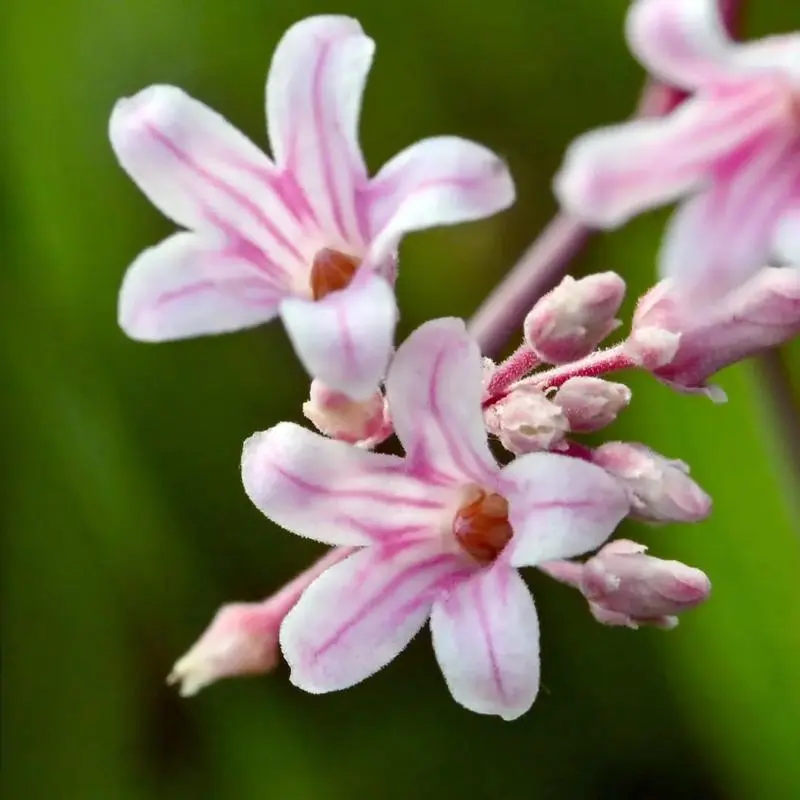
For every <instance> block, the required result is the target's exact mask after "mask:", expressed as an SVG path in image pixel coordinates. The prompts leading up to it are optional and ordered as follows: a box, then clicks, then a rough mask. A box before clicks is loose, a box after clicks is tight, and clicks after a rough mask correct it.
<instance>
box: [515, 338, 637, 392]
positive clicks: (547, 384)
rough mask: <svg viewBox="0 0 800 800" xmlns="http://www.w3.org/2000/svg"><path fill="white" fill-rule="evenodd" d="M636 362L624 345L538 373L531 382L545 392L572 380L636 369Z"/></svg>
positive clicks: (599, 351)
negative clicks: (624, 348) (626, 351)
mask: <svg viewBox="0 0 800 800" xmlns="http://www.w3.org/2000/svg"><path fill="white" fill-rule="evenodd" d="M635 366H636V362H634V361H633V359H631V358H630V357H629V356H627V355H626V354H625V352H624V350H623V345H621V344H618V345H615V346H614V347H609V348H608V350H598V351H596V352H594V353H591V354H590V355H588V356H586V358H582V359H581V360H580V361H573V362H572V363H571V364H564V365H563V366H560V367H553V368H552V369H548V370H546V371H545V372H537V373H536V375H534V376H533V377H532V378H529V380H530V381H531V382H532V383H535V384H536V386H537V387H538V388H539V389H541V390H542V391H543V392H544V391H547V390H548V389H553V388H555V387H557V386H561V385H562V384H564V383H566V382H567V381H568V380H569V379H570V378H579V377H580V378H596V377H599V376H600V375H606V374H607V373H609V372H618V371H619V370H621V369H630V368H631V367H635Z"/></svg>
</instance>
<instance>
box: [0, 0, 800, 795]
mask: <svg viewBox="0 0 800 800" xmlns="http://www.w3.org/2000/svg"><path fill="white" fill-rule="evenodd" d="M626 5H627V4H626V2H624V0H602V1H599V0H568V1H567V0H564V1H563V2H553V0H526V1H525V2H523V1H522V0H494V1H493V2H491V3H487V2H483V0H404V1H403V2H378V0H340V3H339V5H336V6H334V5H331V4H330V3H328V2H311V0H292V2H289V1H288V0H269V2H268V1H267V0H227V1H223V0H195V2H192V3H187V2H179V1H178V0H50V2H49V3H46V4H45V3H41V2H39V3H35V2H27V1H26V0H5V2H4V4H3V21H2V27H1V28H0V87H2V96H1V97H0V99H2V108H3V111H4V113H3V122H2V127H0V168H1V169H2V171H1V172H0V175H1V176H2V177H0V256H1V257H0V297H1V298H2V301H1V302H2V304H3V309H2V314H0V332H1V333H0V358H1V359H2V360H1V362H0V363H1V364H2V375H3V386H4V388H3V390H2V396H3V399H2V401H3V403H4V406H5V408H4V414H3V419H4V420H5V421H7V426H6V428H5V430H4V433H3V437H2V441H3V454H4V456H5V460H4V466H5V469H4V473H3V481H2V484H1V485H0V492H2V505H1V506H0V513H1V514H2V530H3V539H2V544H3V558H2V571H3V572H2V588H3V596H2V614H3V619H2V623H3V625H2V632H3V668H2V678H3V698H2V701H3V702H2V712H3V725H2V727H3V731H2V744H3V751H4V752H3V770H2V789H3V791H2V795H3V797H4V798H7V800H144V799H145V798H147V799H148V800H149V799H150V798H169V799H170V800H190V799H191V800H195V799H199V800H205V798H209V799H216V798H220V799H221V800H251V799H255V798H258V799H259V800H260V799H261V798H277V799H279V800H340V799H341V800H345V799H347V800H353V799H354V798H355V800H362V799H363V800H371V799H372V798H387V799H388V800H394V798H397V799H398V800H400V799H401V798H402V799H405V798H408V797H421V798H436V797H446V798H451V797H452V798H468V799H469V800H471V799H472V798H475V799H476V800H482V799H483V798H490V799H491V800H505V798H517V797H519V798H523V797H524V798H542V800H583V799H586V800H595V798H596V799H597V800H605V799H606V798H608V800H628V799H630V800H633V799H634V798H637V799H638V798H641V799H642V800H645V799H647V800H662V799H663V798H684V797H686V798H724V799H725V800H728V798H731V799H742V800H745V799H746V800H750V799H752V798H758V800H788V799H789V798H800V759H798V741H799V740H800V677H799V676H800V671H799V670H798V659H800V539H798V536H797V533H798V520H797V517H796V516H793V514H794V513H795V512H796V502H797V495H796V484H795V487H794V489H793V485H792V482H791V481H790V480H789V476H788V474H787V469H786V466H785V464H784V462H783V461H782V458H781V456H782V452H781V446H782V444H783V443H782V442H781V441H780V440H779V438H778V437H776V436H775V435H774V430H773V428H772V426H771V424H770V417H769V414H768V405H767V404H766V403H765V402H764V397H763V393H762V390H761V388H760V384H759V380H758V374H759V373H758V371H757V369H755V368H754V367H752V366H751V365H743V366H740V367H736V368H734V369H731V370H729V371H728V372H727V373H725V374H724V375H723V377H722V380H721V383H722V384H723V385H724V387H725V389H726V390H727V392H728V394H729V396H730V402H729V403H728V404H727V405H725V406H713V405H712V404H711V403H710V402H709V401H708V400H706V399H703V398H692V397H680V396H676V395H673V394H671V393H670V392H669V391H668V390H667V389H665V388H663V387H662V386H660V385H657V384H656V383H655V382H654V381H652V380H649V379H647V378H646V377H644V376H634V377H633V378H632V379H631V383H632V386H633V387H634V393H635V394H634V403H633V406H632V407H631V409H630V410H629V411H628V412H626V413H625V415H624V418H623V419H621V420H620V421H619V422H618V423H617V424H616V426H615V427H614V428H611V429H610V431H609V436H612V437H613V438H630V439H636V440H639V441H643V442H645V443H647V444H649V445H651V446H653V447H656V448H658V449H660V450H662V451H663V452H665V453H666V454H667V455H670V456H674V457H679V458H682V459H684V460H686V461H688V462H689V463H690V464H691V465H692V468H693V474H694V475H695V476H696V477H697V479H698V480H699V481H700V482H701V483H702V484H703V485H704V486H705V488H706V489H707V490H708V491H709V492H710V493H711V494H712V495H713V496H714V499H715V511H714V514H713V517H712V519H711V520H710V521H709V522H707V523H705V524H702V525H697V526H683V527H678V526H674V527H671V528H645V527H643V526H631V527H629V528H628V529H627V531H626V534H627V535H628V536H630V537H632V538H635V539H637V540H640V541H643V542H644V543H646V544H648V545H649V546H650V547H651V549H652V552H653V553H655V554H657V555H660V556H663V557H667V558H678V559H680V560H683V561H686V562H688V563H690V564H693V565H696V566H700V567H702V568H703V569H705V570H706V571H707V572H708V573H709V574H710V575H711V577H712V579H713V581H714V594H713V597H712V599H711V601H710V603H709V604H708V605H707V606H706V607H704V608H701V609H699V610H697V611H695V612H693V613H691V614H688V615H687V616H685V617H684V619H683V621H682V623H681V625H680V627H679V628H678V629H677V630H676V631H674V632H670V633H663V632H657V631H655V632H654V631H640V632H632V631H626V630H617V629H608V628H603V627H601V626H600V625H598V624H597V623H595V622H594V621H593V620H592V619H591V617H590V615H589V614H588V612H587V609H586V607H585V603H584V602H583V601H582V600H581V599H580V598H579V597H578V596H577V595H576V594H575V593H574V592H571V591H570V590H568V589H566V588H563V587H560V586H557V585H554V584H552V583H551V582H548V581H547V579H545V578H543V577H542V576H538V575H536V576H533V577H532V579H531V580H532V585H533V587H534V590H535V593H536V598H537V602H538V606H539V609H540V614H541V617H542V632H543V638H542V654H543V683H544V686H543V690H542V693H541V694H540V697H539V699H538V701H537V703H536V705H535V706H534V708H533V710H532V711H531V712H530V713H529V714H528V715H527V716H525V717H523V718H522V719H521V720H519V721H517V722H514V723H504V722H502V721H500V720H498V719H494V718H486V717H480V716H477V715H472V714H470V713H469V712H467V711H465V710H464V709H462V708H460V707H459V706H457V705H456V704H455V703H454V702H453V701H452V700H451V699H450V697H449V695H448V693H447V690H446V689H445V686H444V682H443V680H442V678H441V675H440V674H439V672H438V670H437V668H436V665H435V662H434V659H433V656H432V652H431V648H430V643H429V641H428V636H427V634H425V635H422V636H420V637H418V641H415V642H414V644H413V645H412V647H411V648H410V649H409V651H407V652H406V653H404V654H403V655H402V657H401V658H399V659H398V660H397V661H396V662H395V663H394V664H392V665H391V666H390V667H389V668H387V669H386V670H384V671H383V672H381V673H380V674H379V675H378V676H376V677H375V678H373V679H371V680H369V681H367V682H366V683H364V684H362V685H360V686H358V687H356V688H354V689H351V690H349V691H346V692H342V693H338V694H332V695H327V696H311V695H305V694H303V693H301V692H300V691H299V690H296V689H294V688H293V687H292V686H291V685H290V684H289V683H288V681H287V675H286V670H285V668H283V667H282V668H280V669H279V670H278V671H277V673H275V674H273V675H271V676H267V677H264V678H259V679H248V680H241V681H229V682H225V683H222V684H219V685H217V686H215V687H212V688H211V689H209V690H206V691H205V692H203V693H201V694H200V695H199V696H198V697H197V698H195V699H192V700H181V699H179V698H178V697H177V696H176V694H175V692H174V691H172V690H171V689H169V688H167V687H166V686H165V685H164V678H165V676H166V674H167V673H168V672H169V670H170V667H171V665H172V663H173V661H174V660H175V659H176V658H177V657H178V656H180V655H181V654H182V652H183V651H184V650H185V649H186V648H187V647H188V646H189V645H190V644H191V643H192V641H193V640H194V638H195V637H196V636H197V635H199V633H200V632H201V631H202V629H203V628H204V626H205V625H206V623H207V622H208V620H209V619H210V617H211V616H212V614H213V613H214V611H215V610H216V609H217V607H218V606H219V605H221V604H222V603H224V602H226V601H229V600H257V599H260V598H261V597H263V596H265V595H267V594H268V593H270V592H271V591H273V590H275V589H277V588H278V587H279V586H280V585H281V583H282V582H283V581H284V580H286V579H288V578H290V577H291V576H292V575H293V574H294V573H295V572H297V571H298V570H300V569H302V568H303V566H304V565H306V564H307V563H308V562H309V561H310V560H311V559H313V558H314V557H315V556H316V555H317V554H318V553H319V552H320V550H319V548H318V547H316V546H314V545H312V544H310V543H307V542H304V541H301V540H300V539H298V538H295V537H292V536H291V535H290V534H288V533H285V532H283V531H280V530H279V529H277V528H275V527H273V526H272V525H271V524H270V523H269V522H267V521H266V520H265V519H264V518H263V517H262V516H261V515H260V514H259V513H258V512H257V511H256V510H255V509H254V508H253V507H252V506H251V504H250V503H249V501H248V500H247V499H246V497H245V495H244V493H243V491H242V489H241V486H240V480H239V473H238V460H239V454H240V448H241V443H242V441H243V440H244V439H245V437H247V436H248V435H249V434H250V433H252V432H253V431H255V430H262V429H264V428H267V427H269V426H270V425H272V424H273V423H275V422H277V421H278V420H281V419H299V416H300V404H301V402H302V401H303V400H304V399H305V396H306V390H307V382H306V379H305V376H304V374H303V372H302V370H301V369H300V367H299V366H298V364H297V363H296V361H295V360H294V358H293V357H292V354H291V352H290V349H289V347H288V346H287V341H286V338H285V336H284V334H283V331H282V330H281V328H280V326H279V325H271V326H268V327H265V328H262V329H258V330H255V331H252V332H249V333H243V334H237V335H229V336H223V337H218V338H206V339H198V340H195V341H191V342H181V343H175V344H163V345H144V344H137V343H134V342H131V341H128V340H127V339H126V338H125V337H124V336H123V334H122V333H121V332H120V330H119V329H118V327H117V324H116V299H117V290H118V286H119V283H120V279H121V278H122V275H123V272H124V269H125V267H126V266H127V264H128V263H129V262H130V261H131V260H132V259H133V257H134V256H135V255H136V254H137V253H138V252H139V251H140V250H141V249H143V248H144V247H146V246H148V245H151V244H154V243H155V242H157V241H158V240H159V239H161V238H162V237H164V236H165V235H167V234H168V233H169V232H170V231H171V229H172V226H171V224H170V223H169V222H168V221H166V220H164V219H163V218H161V217H160V215H159V214H158V212H157V211H156V210H154V209H153V208H152V207H151V206H150V204H149V203H148V202H147V201H146V200H145V198H144V197H143V196H142V195H141V194H140V193H139V192H138V190H137V189H136V188H135V187H134V185H133V184H132V182H130V181H129V180H128V178H127V177H126V175H125V174H124V173H123V172H122V170H121V169H120V168H118V166H117V165H116V163H115V160H114V157H113V155H112V153H111V150H110V147H109V145H108V141H107V133H106V131H107V122H108V116H109V112H110V110H111V107H112V105H113V103H114V101H115V100H116V99H117V98H118V97H120V96H123V95H128V94H132V93H134V92H136V91H137V90H139V89H140V88H143V87H145V86H146V85H148V84H151V83H156V82H160V83H172V84H177V85H179V86H182V87H183V88H185V89H186V90H187V91H189V92H190V93H192V94H193V95H195V96H196V97H198V98H200V99H202V100H204V101H205V102H207V103H208V104H209V105H211V106H212V107H214V108H216V109H218V110H220V111H221V112H222V113H223V114H225V115H226V116H227V117H228V118H229V119H230V120H232V121H233V123H234V124H236V125H237V126H239V127H240V128H241V129H243V130H244V131H245V132H246V133H247V134H249V135H250V136H251V137H252V138H253V139H255V140H256V141H259V142H263V141H264V140H265V128H264V119H263V114H264V109H263V100H262V96H263V84H264V79H265V75H266V70H267V66H268V64H269V60H270V56H271V53H272V49H273V47H274V45H275V43H276V42H277V40H278V38H279V36H280V34H281V33H282V31H283V30H284V29H285V28H286V27H287V26H288V25H289V24H291V23H292V22H293V21H295V20H297V19H299V18H301V17H303V16H306V15H308V14H312V13H320V12H325V11H339V12H344V13H348V14H352V15H354V16H357V17H358V18H359V19H360V20H361V21H362V23H363V25H364V27H365V29H366V30H367V31H368V33H370V34H371V35H372V36H374V38H375V39H376V40H377V42H378V52H377V59H376V64H375V67H374V70H373V72H372V75H371V79H370V82H369V87H368V90H367V96H366V101H365V108H364V115H363V124H362V132H363V144H364V148H365V151H366V154H367V158H368V161H369V163H370V165H371V167H372V168H373V169H375V168H377V167H378V166H379V165H380V164H381V163H382V162H383V161H384V160H386V159H387V158H388V157H389V156H390V155H392V154H393V153H394V152H396V151H397V150H399V149H400V148H402V147H404V146H405V145H407V144H409V143H411V142H413V141H414V140H416V139H418V138H421V137H423V136H427V135H430V134H436V133H456V134H461V135H465V136H469V137H472V138H475V139H478V140H480V141H482V142H484V143H486V144H487V145H489V146H490V147H492V148H493V149H495V150H497V151H498V152H500V153H501V154H503V156H504V157H505V158H506V159H507V160H508V162H509V163H510V165H511V168H512V171H513V173H514V175H515V177H516V181H517V184H518V189H519V202H518V203H517V205H516V206H515V207H514V208H513V209H512V210H511V211H509V212H507V213H505V214H503V215H501V216H499V217H497V218H495V219H492V220H489V221H486V222H482V223H478V224H474V225H470V226H461V227H458V228H453V229H448V230H444V231H434V232H429V233H424V234H417V235H414V236H412V237H410V238H409V239H408V240H407V241H406V243H405V244H404V246H403V252H402V269H401V276H400V282H399V291H400V294H401V305H402V311H403V318H402V327H401V331H400V334H401V335H402V336H405V335H406V334H407V333H408V332H409V331H410V330H412V329H413V328H414V327H415V326H416V325H418V324H419V323H421V322H423V321H424V320H426V319H428V318H431V317H434V316H445V315H460V316H467V315H469V314H470V312H471V311H472V310H473V309H474V308H475V307H476V305H477V304H478V303H479V301H480V300H481V298H482V297H483V296H485V293H486V292H487V291H488V290H489V288H490V287H491V286H493V285H494V284H495V283H496V282H497V281H498V280H499V279H500V278H501V276H502V274H503V272H504V270H506V269H507V268H508V267H509V266H510V265H511V264H512V263H513V261H514V259H515V257H516V256H517V255H518V254H519V253H520V252H521V251H522V249H523V248H524V247H525V246H526V245H527V244H528V242H529V241H530V240H531V239H532V238H533V237H534V236H535V235H536V233H537V231H538V230H539V229H540V228H541V227H542V226H543V224H544V223H545V222H546V220H547V219H548V217H549V216H550V215H551V214H552V213H553V211H554V201H553V197H552V193H551V191H550V180H551V176H552V175H553V173H554V171H555V169H556V168H557V166H558V164H559V161H560V158H561V153H562V151H563V148H564V147H565V146H566V144H567V143H568V142H569V140H570V139H571V138H572V137H573V136H575V135H576V134H578V133H579V132H581V131H583V130H585V129H587V128H589V127H593V126H596V125H598V124H602V123H608V122H612V121H615V120H617V119H619V118H621V117H623V116H625V115H626V114H627V113H628V112H629V110H630V109H631V108H632V106H633V104H634V101H635V97H636V94H637V92H638V90H639V87H640V85H641V82H642V75H641V72H640V69H639V67H638V66H637V65H636V63H635V62H634V61H633V59H632V58H631V57H630V56H629V54H628V53H627V51H626V48H625V44H624V42H623V38H622V21H623V17H624V11H625V8H626ZM754 5H757V6H758V8H757V9H755V13H753V14H752V15H751V18H750V20H749V22H748V25H749V29H750V31H751V32H752V33H753V34H758V35H761V34H763V33H765V32H768V31H772V30H788V29H790V27H791V26H794V27H795V28H796V27H798V23H800V16H798V12H797V8H796V7H795V4H794V3H792V2H786V0H763V2H762V3H758V4H754ZM664 219H665V215H664V214H652V215H648V216H647V217H645V218H642V219H640V220H637V221H636V222H634V223H633V224H631V225H630V226H629V227H627V228H626V229H624V230H622V231H619V232H616V233H614V234H613V235H608V236H605V237H603V238H601V239H598V240H597V241H596V242H595V243H594V244H593V246H592V248H591V249H590V251H589V253H588V254H587V256H586V257H585V258H584V259H583V260H582V261H581V262H580V264H579V267H578V269H581V270H585V269H592V268H594V269H615V270H617V271H619V272H620V273H621V274H622V275H623V276H624V277H625V278H626V279H627V280H628V281H629V285H630V287H631V292H632V295H631V296H632V297H633V296H635V294H636V292H638V291H641V290H643V289H644V288H645V287H646V286H647V285H648V282H649V281H651V280H652V277H653V275H654V255H655V252H656V249H657V246H658V241H659V236H660V233H661V228H662V225H663V222H664ZM631 302H632V300H631ZM629 305H630V304H629ZM791 356H793V358H794V365H795V367H796V368H797V370H798V371H800V350H798V349H797V348H795V349H794V352H793V353H790V357H791Z"/></svg>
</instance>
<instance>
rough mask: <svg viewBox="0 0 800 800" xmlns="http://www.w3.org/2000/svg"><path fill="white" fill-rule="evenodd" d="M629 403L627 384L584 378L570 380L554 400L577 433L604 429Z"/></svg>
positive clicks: (629, 396)
mask: <svg viewBox="0 0 800 800" xmlns="http://www.w3.org/2000/svg"><path fill="white" fill-rule="evenodd" d="M630 401H631V390H630V389H629V388H628V387H627V386H625V385H624V384H622V383H614V382H613V381H606V380H603V379H602V378H585V377H577V378H570V379H569V380H568V381H566V382H565V383H564V384H563V385H562V386H561V388H560V389H559V390H558V392H557V393H556V395H555V397H554V398H553V402H554V403H555V404H556V405H557V406H560V407H561V410H562V411H563V412H564V414H565V415H566V417H567V421H568V422H569V427H570V429H571V430H572V431H574V432H575V433H588V432H590V431H598V430H600V429H601V428H605V427H606V425H610V424H611V423H612V422H613V421H614V420H615V419H616V418H617V414H619V412H620V411H622V409H623V408H625V407H626V406H627V405H628V403H630Z"/></svg>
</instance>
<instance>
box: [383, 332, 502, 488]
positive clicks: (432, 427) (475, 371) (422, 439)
mask: <svg viewBox="0 0 800 800" xmlns="http://www.w3.org/2000/svg"><path fill="white" fill-rule="evenodd" d="M482 392H483V388H482V366H481V355H480V351H479V350H478V346H477V344H475V342H474V341H473V340H472V339H471V338H470V336H469V334H468V333H467V330H466V327H465V325H464V322H463V321H462V320H460V319H453V318H450V319H438V320H433V321H431V322H427V323H425V324H424V325H422V326H420V327H419V328H417V330H416V331H414V333H412V334H411V336H409V337H408V339H406V341H405V342H404V343H403V344H402V345H401V347H400V348H399V349H398V351H397V354H396V355H395V357H394V360H393V361H392V366H391V368H390V370H389V376H388V378H387V380H386V394H387V399H388V401H389V409H390V414H391V417H392V422H393V423H394V429H395V432H396V433H397V437H398V438H399V439H400V441H401V442H402V444H403V447H404V448H405V451H406V454H407V458H408V460H409V463H411V464H412V465H413V466H414V468H416V469H418V470H420V471H421V472H424V474H425V475H426V476H427V478H428V480H431V481H433V482H436V481H438V480H442V481H444V482H448V481H451V482H452V481H457V482H461V483H464V482H468V483H473V482H474V483H477V484H480V485H481V486H484V487H486V488H491V487H492V486H493V485H494V484H495V483H496V481H497V475H498V468H497V463H496V462H495V460H494V458H493V457H492V454H491V452H490V451H489V445H488V442H487V437H486V429H485V427H484V424H483V415H482V412H481V396H482Z"/></svg>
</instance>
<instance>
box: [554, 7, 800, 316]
mask: <svg viewBox="0 0 800 800" xmlns="http://www.w3.org/2000/svg"><path fill="white" fill-rule="evenodd" d="M626 32H627V38H628V43H629V45H630V47H631V50H632V51H633V53H634V54H635V55H636V57H637V58H638V59H639V60H640V61H641V62H642V64H643V65H644V66H645V67H646V68H647V69H649V70H650V71H651V72H652V73H653V74H654V75H656V76H658V77H659V78H661V79H663V80H665V81H667V82H669V83H671V84H673V85H675V86H678V87H681V88H683V89H685V90H686V91H688V92H690V93H691V94H690V97H689V98H688V99H687V100H686V101H684V102H683V103H682V104H681V105H680V106H678V108H676V109H675V110H674V111H673V112H672V113H671V114H669V115H668V116H667V117H664V118H661V119H652V120H635V121H632V122H627V123H624V124H622V125H617V126H613V127H609V128H602V129H600V130H597V131H593V132H590V133H587V134H585V135H583V136H581V137H579V138H578V139H577V140H576V141H575V142H574V143H573V144H572V145H571V146H570V147H569V149H568V150H567V153H566V156H565V159H564V164H563V167H562V169H561V171H560V172H559V174H558V175H557V176H556V179H555V191H556V194H557V195H558V197H559V199H560V201H561V202H562V204H563V205H564V207H565V208H566V209H567V210H568V211H570V212H571V213H573V214H575V215H576V216H578V217H579V218H580V219H582V220H584V221H585V222H587V223H589V224H592V225H596V226H598V227H603V228H614V227H617V226H619V225H621V224H623V223H624V222H626V221H627V220H629V219H630V218H631V217H633V216H635V215H636V214H639V213H640V212H642V211H645V210H647V209H650V208H654V207H656V206H660V205H662V204H665V203H670V202H672V201H674V200H679V199H682V200H683V202H682V204H681V206H680V207H679V208H678V210H677V212H676V213H675V215H674V217H673V218H672V221H671V222H670V224H669V226H668V228H667V232H666V236H665V239H664V242H663V245H662V248H661V254H660V263H659V269H660V273H661V275H662V276H663V277H669V278H671V279H672V280H673V281H674V282H675V285H676V288H677V289H679V290H680V291H681V294H682V296H683V302H684V303H685V304H686V305H687V306H688V305H689V304H691V305H693V306H694V307H695V309H702V308H703V307H704V304H705V303H706V301H708V300H709V299H710V298H716V297H719V296H721V295H723V294H725V293H727V292H728V291H730V290H731V289H734V288H735V287H737V286H739V285H740V284H742V283H743V282H744V281H746V280H747V279H748V278H749V277H751V276H752V275H753V274H754V273H755V272H757V271H758V270H759V269H760V268H761V267H762V266H763V265H764V264H765V263H768V262H769V259H770V258H771V257H782V258H785V259H789V260H792V258H793V257H796V256H797V254H798V251H800V34H790V35H784V36H774V37H770V38H767V39H763V40H761V41H756V42H751V43H747V44H736V43H734V42H732V41H730V40H729V39H728V37H727V35H726V33H725V31H724V28H723V26H722V24H721V20H720V16H719V9H718V3H717V2H715V0H635V2H634V3H633V4H632V5H631V8H630V11H629V13H628V21H627V30H626Z"/></svg>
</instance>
